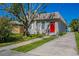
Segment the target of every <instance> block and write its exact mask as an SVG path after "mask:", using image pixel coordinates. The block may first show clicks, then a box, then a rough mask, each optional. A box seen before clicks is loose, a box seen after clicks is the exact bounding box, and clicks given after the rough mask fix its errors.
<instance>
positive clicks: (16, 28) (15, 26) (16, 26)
mask: <svg viewBox="0 0 79 59" xmlns="http://www.w3.org/2000/svg"><path fill="white" fill-rule="evenodd" d="M10 24H11V25H12V33H18V34H19V33H23V32H24V27H23V25H22V23H20V22H18V21H11V22H10Z"/></svg>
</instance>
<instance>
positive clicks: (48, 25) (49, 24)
mask: <svg viewBox="0 0 79 59" xmlns="http://www.w3.org/2000/svg"><path fill="white" fill-rule="evenodd" d="M17 24H18V23H17ZM20 26H21V25H19V27H20ZM66 26H67V24H66V21H65V20H64V19H63V17H62V16H61V15H60V14H59V13H58V12H54V13H42V14H38V15H37V17H36V18H35V19H34V21H33V23H32V24H31V26H30V27H29V29H28V31H29V33H30V34H38V33H40V34H42V33H44V34H49V35H56V34H58V33H59V32H66ZM14 27H16V26H14ZM19 30H20V29H19ZM23 31H24V30H23ZM23 31H22V32H23ZM13 32H15V30H14V29H13ZM16 32H17V31H16Z"/></svg>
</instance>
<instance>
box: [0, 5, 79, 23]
mask: <svg viewBox="0 0 79 59" xmlns="http://www.w3.org/2000/svg"><path fill="white" fill-rule="evenodd" d="M9 5H10V4H6V6H9ZM4 7H5V6H0V9H1V8H4ZM45 11H46V12H48V13H51V12H59V13H60V15H61V16H62V17H63V18H64V19H65V21H66V22H67V24H68V25H69V24H70V22H71V21H72V19H75V18H79V3H50V4H48V6H47V7H46V9H45ZM7 14H8V13H7V12H5V11H2V10H0V16H6V15H7Z"/></svg>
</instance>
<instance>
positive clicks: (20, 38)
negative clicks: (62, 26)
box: [0, 34, 44, 47]
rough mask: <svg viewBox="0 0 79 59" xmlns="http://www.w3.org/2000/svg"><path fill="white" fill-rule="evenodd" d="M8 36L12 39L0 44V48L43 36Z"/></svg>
mask: <svg viewBox="0 0 79 59" xmlns="http://www.w3.org/2000/svg"><path fill="white" fill-rule="evenodd" d="M10 36H11V37H12V38H13V39H12V38H10V39H8V40H10V41H7V42H2V43H0V47H3V46H7V45H11V44H16V43H20V42H23V41H28V40H32V39H34V38H39V37H43V36H44V35H43V34H33V35H30V36H28V37H27V36H22V35H21V34H11V35H10Z"/></svg>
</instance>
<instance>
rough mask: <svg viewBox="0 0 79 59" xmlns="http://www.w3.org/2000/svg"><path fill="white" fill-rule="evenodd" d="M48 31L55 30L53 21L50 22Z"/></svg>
mask: <svg viewBox="0 0 79 59" xmlns="http://www.w3.org/2000/svg"><path fill="white" fill-rule="evenodd" d="M49 28H50V32H55V22H51V23H50V27H49Z"/></svg>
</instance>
